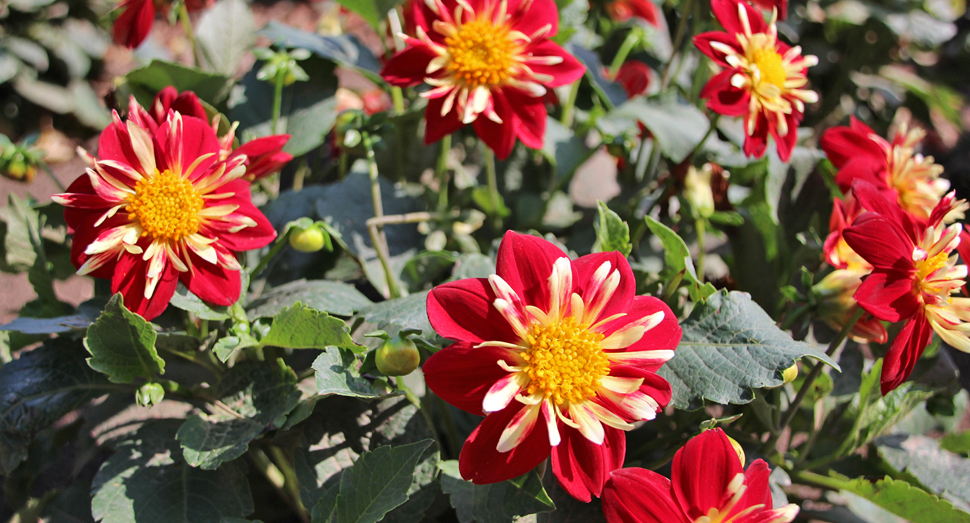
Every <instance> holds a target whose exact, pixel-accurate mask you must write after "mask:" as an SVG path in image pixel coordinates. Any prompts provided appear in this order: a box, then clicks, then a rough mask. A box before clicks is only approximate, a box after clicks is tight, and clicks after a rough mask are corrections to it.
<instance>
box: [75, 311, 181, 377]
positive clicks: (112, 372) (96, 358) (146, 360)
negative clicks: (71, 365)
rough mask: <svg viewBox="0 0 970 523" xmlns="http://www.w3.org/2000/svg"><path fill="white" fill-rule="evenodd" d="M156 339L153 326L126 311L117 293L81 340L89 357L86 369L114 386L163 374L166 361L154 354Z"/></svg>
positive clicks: (155, 352) (156, 353) (156, 352)
mask: <svg viewBox="0 0 970 523" xmlns="http://www.w3.org/2000/svg"><path fill="white" fill-rule="evenodd" d="M155 337H156V335H155V329H153V328H152V324H151V323H148V322H147V321H145V319H144V318H142V317H141V316H139V315H137V314H135V313H133V312H131V311H129V310H128V309H127V308H125V305H124V301H123V298H122V296H121V293H120V292H119V293H117V294H115V295H114V296H112V297H111V299H110V300H109V301H108V304H107V305H106V306H105V308H104V312H102V313H101V316H99V317H98V321H96V322H94V323H93V324H92V325H91V326H90V327H88V333H87V336H86V337H85V338H84V347H85V348H87V349H88V352H90V353H91V357H90V358H88V365H90V366H91V368H92V369H94V370H96V371H98V372H101V373H103V374H107V375H108V379H110V380H111V381H113V382H115V383H131V381H132V380H134V379H135V378H136V377H139V376H140V377H142V378H152V377H154V376H155V375H156V374H164V373H165V360H163V359H162V358H161V357H160V356H159V355H158V351H156V350H155Z"/></svg>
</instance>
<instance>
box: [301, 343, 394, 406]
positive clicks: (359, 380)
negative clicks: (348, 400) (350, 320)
mask: <svg viewBox="0 0 970 523" xmlns="http://www.w3.org/2000/svg"><path fill="white" fill-rule="evenodd" d="M356 364H357V363H356V358H354V357H353V355H351V354H348V353H346V352H344V351H341V350H340V349H338V348H336V347H328V348H327V350H326V351H324V352H323V353H322V354H320V355H319V356H317V359H316V360H314V361H313V370H314V371H316V383H317V393H318V394H336V395H338V396H351V397H355V398H380V397H383V396H387V395H388V394H390V393H391V391H392V389H391V387H390V386H389V385H388V383H387V381H385V380H384V379H380V378H379V379H368V378H363V377H361V376H360V374H359V373H358V372H357V370H356V368H355V366H356Z"/></svg>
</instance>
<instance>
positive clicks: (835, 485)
mask: <svg viewBox="0 0 970 523" xmlns="http://www.w3.org/2000/svg"><path fill="white" fill-rule="evenodd" d="M791 476H792V479H796V480H798V481H799V482H801V483H808V484H810V485H815V486H817V487H822V488H826V489H830V490H848V489H849V487H850V486H851V485H849V483H848V482H846V481H843V480H841V479H838V478H833V477H830V476H823V475H821V474H816V473H814V472H809V471H807V470H802V471H798V472H793V473H792V475H791Z"/></svg>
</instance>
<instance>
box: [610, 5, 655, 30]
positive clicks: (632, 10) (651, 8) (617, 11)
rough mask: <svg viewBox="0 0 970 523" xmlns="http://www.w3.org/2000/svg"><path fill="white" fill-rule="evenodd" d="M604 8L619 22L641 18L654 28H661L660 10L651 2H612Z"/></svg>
mask: <svg viewBox="0 0 970 523" xmlns="http://www.w3.org/2000/svg"><path fill="white" fill-rule="evenodd" d="M604 7H605V9H606V14H608V15H609V16H610V18H612V19H613V20H615V21H617V22H626V21H628V20H630V19H631V18H639V19H640V20H643V21H644V22H646V23H648V24H650V25H652V26H654V27H660V10H659V9H657V5H656V4H654V3H653V2H652V1H651V0H611V1H609V2H606V5H605V6H604Z"/></svg>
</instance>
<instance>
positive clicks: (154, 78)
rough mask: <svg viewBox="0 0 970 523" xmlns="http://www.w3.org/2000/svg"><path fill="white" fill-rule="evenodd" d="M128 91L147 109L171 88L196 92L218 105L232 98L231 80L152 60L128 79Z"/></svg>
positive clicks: (127, 77)
mask: <svg viewBox="0 0 970 523" xmlns="http://www.w3.org/2000/svg"><path fill="white" fill-rule="evenodd" d="M125 80H126V82H127V86H128V89H129V90H130V91H131V93H132V94H133V95H134V96H135V99H137V100H138V103H140V104H141V105H142V106H144V107H149V106H150V105H151V103H152V100H153V99H154V98H155V93H157V92H159V91H161V90H162V89H164V88H165V87H167V86H172V87H175V88H176V89H178V91H179V92H182V91H192V92H194V93H195V94H196V95H197V96H198V97H199V98H201V99H202V100H203V101H205V102H208V103H209V104H211V105H218V104H219V103H220V102H222V101H223V100H225V99H226V97H227V96H228V95H229V88H230V78H229V77H227V76H222V75H218V74H210V73H205V72H202V71H200V70H198V69H195V68H192V67H186V66H184V65H179V64H174V63H171V62H165V61H162V60H152V61H151V63H149V64H148V65H146V66H145V67H140V68H138V69H135V70H134V71H131V72H130V73H128V74H127V75H125Z"/></svg>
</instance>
